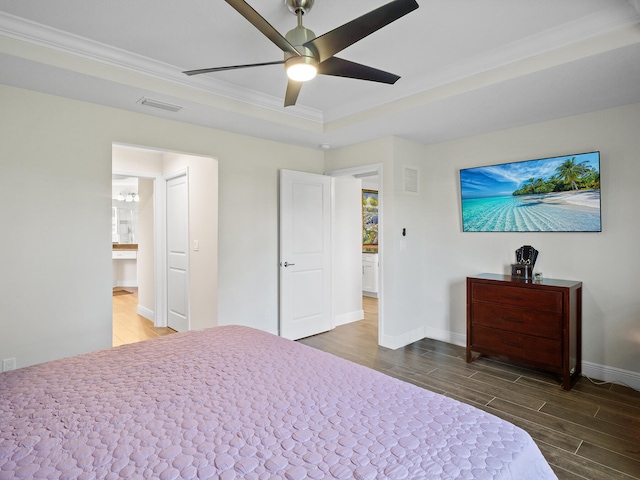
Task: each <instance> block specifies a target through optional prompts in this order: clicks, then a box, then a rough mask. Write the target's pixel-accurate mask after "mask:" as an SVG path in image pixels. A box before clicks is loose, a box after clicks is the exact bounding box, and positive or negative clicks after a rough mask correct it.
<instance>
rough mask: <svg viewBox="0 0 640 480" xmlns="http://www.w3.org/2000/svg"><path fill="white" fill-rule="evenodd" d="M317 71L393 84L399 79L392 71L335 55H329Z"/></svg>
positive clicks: (324, 73) (323, 73)
mask: <svg viewBox="0 0 640 480" xmlns="http://www.w3.org/2000/svg"><path fill="white" fill-rule="evenodd" d="M318 73H320V74H322V75H333V76H334V77H347V78H357V79H359V80H369V81H371V82H380V83H388V84H390V85H393V84H394V83H396V82H397V81H398V80H399V79H400V77H399V76H398V75H394V74H393V73H389V72H385V71H383V70H378V69H377V68H373V67H367V66H366V65H361V64H359V63H355V62H350V61H349V60H344V59H342V58H337V57H331V58H329V59H327V60H325V61H324V62H322V63H321V64H320V65H318Z"/></svg>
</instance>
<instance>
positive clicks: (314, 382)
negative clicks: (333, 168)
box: [0, 327, 556, 480]
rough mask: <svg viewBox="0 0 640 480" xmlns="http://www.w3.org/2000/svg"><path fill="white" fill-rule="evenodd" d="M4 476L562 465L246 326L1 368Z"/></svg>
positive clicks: (442, 471)
mask: <svg viewBox="0 0 640 480" xmlns="http://www.w3.org/2000/svg"><path fill="white" fill-rule="evenodd" d="M0 432H1V433H0V479H9V478H12V479H13V478H48V479H76V478H77V479H93V478H106V479H116V478H131V479H138V478H158V479H162V480H170V479H176V478H183V479H190V478H201V479H204V478H220V479H233V478H246V479H288V480H296V479H303V478H310V479H319V478H338V479H352V478H355V479H374V478H384V479H404V478H420V479H467V478H469V479H471V478H473V479H503V478H504V479H507V478H509V479H516V480H526V479H535V480H541V479H547V478H556V477H555V475H554V474H553V472H552V471H551V469H550V467H549V466H548V464H547V463H546V462H545V460H544V458H543V457H542V455H541V454H540V451H539V450H538V448H537V447H536V445H535V444H534V443H533V441H532V439H531V438H530V437H529V435H528V434H527V433H525V432H524V431H523V430H521V429H519V428H517V427H515V426H514V425H512V424H510V423H507V422H504V421H502V420H500V419H498V418H496V417H494V416H491V415H488V414H486V413H484V412H482V411H480V410H478V409H475V408H473V407H470V406H468V405H465V404H462V403H459V402H457V401H455V400H452V399H450V398H447V397H444V396H441V395H438V394H434V393H432V392H429V391H427V390H424V389H421V388H418V387H416V386H414V385H411V384H408V383H404V382H401V381H399V380H396V379H393V378H390V377H387V376H385V375H383V374H381V373H379V372H376V371H373V370H370V369H368V368H364V367H361V366H359V365H355V364H352V363H350V362H347V361H345V360H342V359H340V358H337V357H335V356H332V355H329V354H326V353H324V352H320V351H317V350H314V349H312V348H310V347H307V346H305V345H301V344H298V343H295V342H291V341H289V340H285V339H282V338H279V337H276V336H273V335H270V334H267V333H263V332H260V331H257V330H253V329H250V328H246V327H218V328H214V329H210V330H206V331H203V332H188V333H182V334H175V335H171V336H169V337H163V338H159V339H157V340H151V341H146V342H142V343H139V344H134V345H127V346H123V347H118V348H114V349H110V350H105V351H99V352H94V353H90V354H87V355H81V356H77V357H73V358H68V359H63V360H58V361H54V362H49V363H46V364H41V365H35V366H32V367H27V368H23V369H20V370H15V371H11V372H6V373H3V374H1V375H0Z"/></svg>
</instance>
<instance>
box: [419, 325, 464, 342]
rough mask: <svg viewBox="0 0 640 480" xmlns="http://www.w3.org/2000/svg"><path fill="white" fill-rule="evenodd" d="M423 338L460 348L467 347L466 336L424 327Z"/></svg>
mask: <svg viewBox="0 0 640 480" xmlns="http://www.w3.org/2000/svg"><path fill="white" fill-rule="evenodd" d="M425 337H427V338H431V339H433V340H440V341H441V342H446V343H452V344H453V345H458V346H460V347H466V346H467V336H466V335H465V334H462V333H454V332H450V331H448V330H440V329H439V328H432V327H426V328H425Z"/></svg>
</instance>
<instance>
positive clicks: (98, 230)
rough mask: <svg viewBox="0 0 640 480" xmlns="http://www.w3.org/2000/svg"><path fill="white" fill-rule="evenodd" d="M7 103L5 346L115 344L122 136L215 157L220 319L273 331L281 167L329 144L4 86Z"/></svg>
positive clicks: (0, 187)
mask: <svg viewBox="0 0 640 480" xmlns="http://www.w3.org/2000/svg"><path fill="white" fill-rule="evenodd" d="M0 104H1V105H2V115H0V159H1V160H0V161H1V162H2V175H0V216H1V218H2V219H3V232H12V234H11V235H6V234H5V235H2V236H0V249H1V251H3V252H5V259H4V260H3V263H2V272H3V274H2V275H1V276H0V291H1V292H2V295H0V312H2V313H1V314H0V331H1V332H2V335H0V358H16V359H17V365H18V367H23V366H26V365H30V364H34V363H39V362H42V361H46V360H50V359H54V358H60V357H66V356H70V355H74V354H77V353H82V352H87V351H91V350H97V349H100V348H108V347H110V346H111V341H112V338H111V328H112V327H111V300H112V297H111V281H112V279H111V275H112V271H111V269H112V265H111V209H110V205H111V156H112V143H114V142H116V143H122V144H129V145H143V146H148V147H152V148H157V149H160V150H166V151H175V152H188V153H192V154H195V155H202V156H209V157H215V158H218V162H219V205H220V213H219V222H218V224H219V264H218V296H219V302H218V320H219V323H220V324H231V323H239V324H244V325H250V326H254V327H258V328H261V329H263V330H267V331H277V313H278V312H277V279H278V250H277V238H278V235H277V218H278V215H277V198H278V196H277V192H278V182H277V174H278V170H279V169H280V168H288V169H294V170H303V171H310V172H316V173H320V172H322V171H323V154H322V152H320V151H316V150H310V149H305V148H300V147H293V146H290V145H283V144H279V143H277V142H270V141H265V140H261V139H257V138H252V137H246V136H242V135H235V134H230V133H227V132H222V131H218V130H213V129H209V128H204V127H198V126H194V125H190V124H186V123H181V122H176V121H169V120H165V119H160V118H155V117H151V116H146V115H140V114H136V113H131V112H126V111H121V110H117V109H113V108H107V107H102V106H99V105H94V104H89V103H84V102H79V101H74V100H69V99H65V98H62V97H56V96H52V95H45V94H40V93H35V92H30V91H27V90H22V89H16V88H12V87H7V86H0ZM69 184H73V185H74V188H73V189H69V188H68V185H69ZM17 198H19V199H20V201H18V202H17V201H16V199H17ZM78 198H81V199H82V202H78ZM69 205H73V207H71V208H69ZM212 294H214V292H212ZM267 311H268V312H269V317H270V318H269V319H266V318H265V317H266V316H267V315H266V312H267ZM205 315H206V314H205Z"/></svg>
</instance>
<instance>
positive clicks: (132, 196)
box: [118, 192, 140, 202]
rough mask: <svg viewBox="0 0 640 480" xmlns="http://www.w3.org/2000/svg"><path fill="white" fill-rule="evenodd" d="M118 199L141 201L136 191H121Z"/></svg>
mask: <svg viewBox="0 0 640 480" xmlns="http://www.w3.org/2000/svg"><path fill="white" fill-rule="evenodd" d="M118 200H119V201H121V202H139V201H140V197H139V196H138V194H137V193H136V192H120V194H119V195H118Z"/></svg>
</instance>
